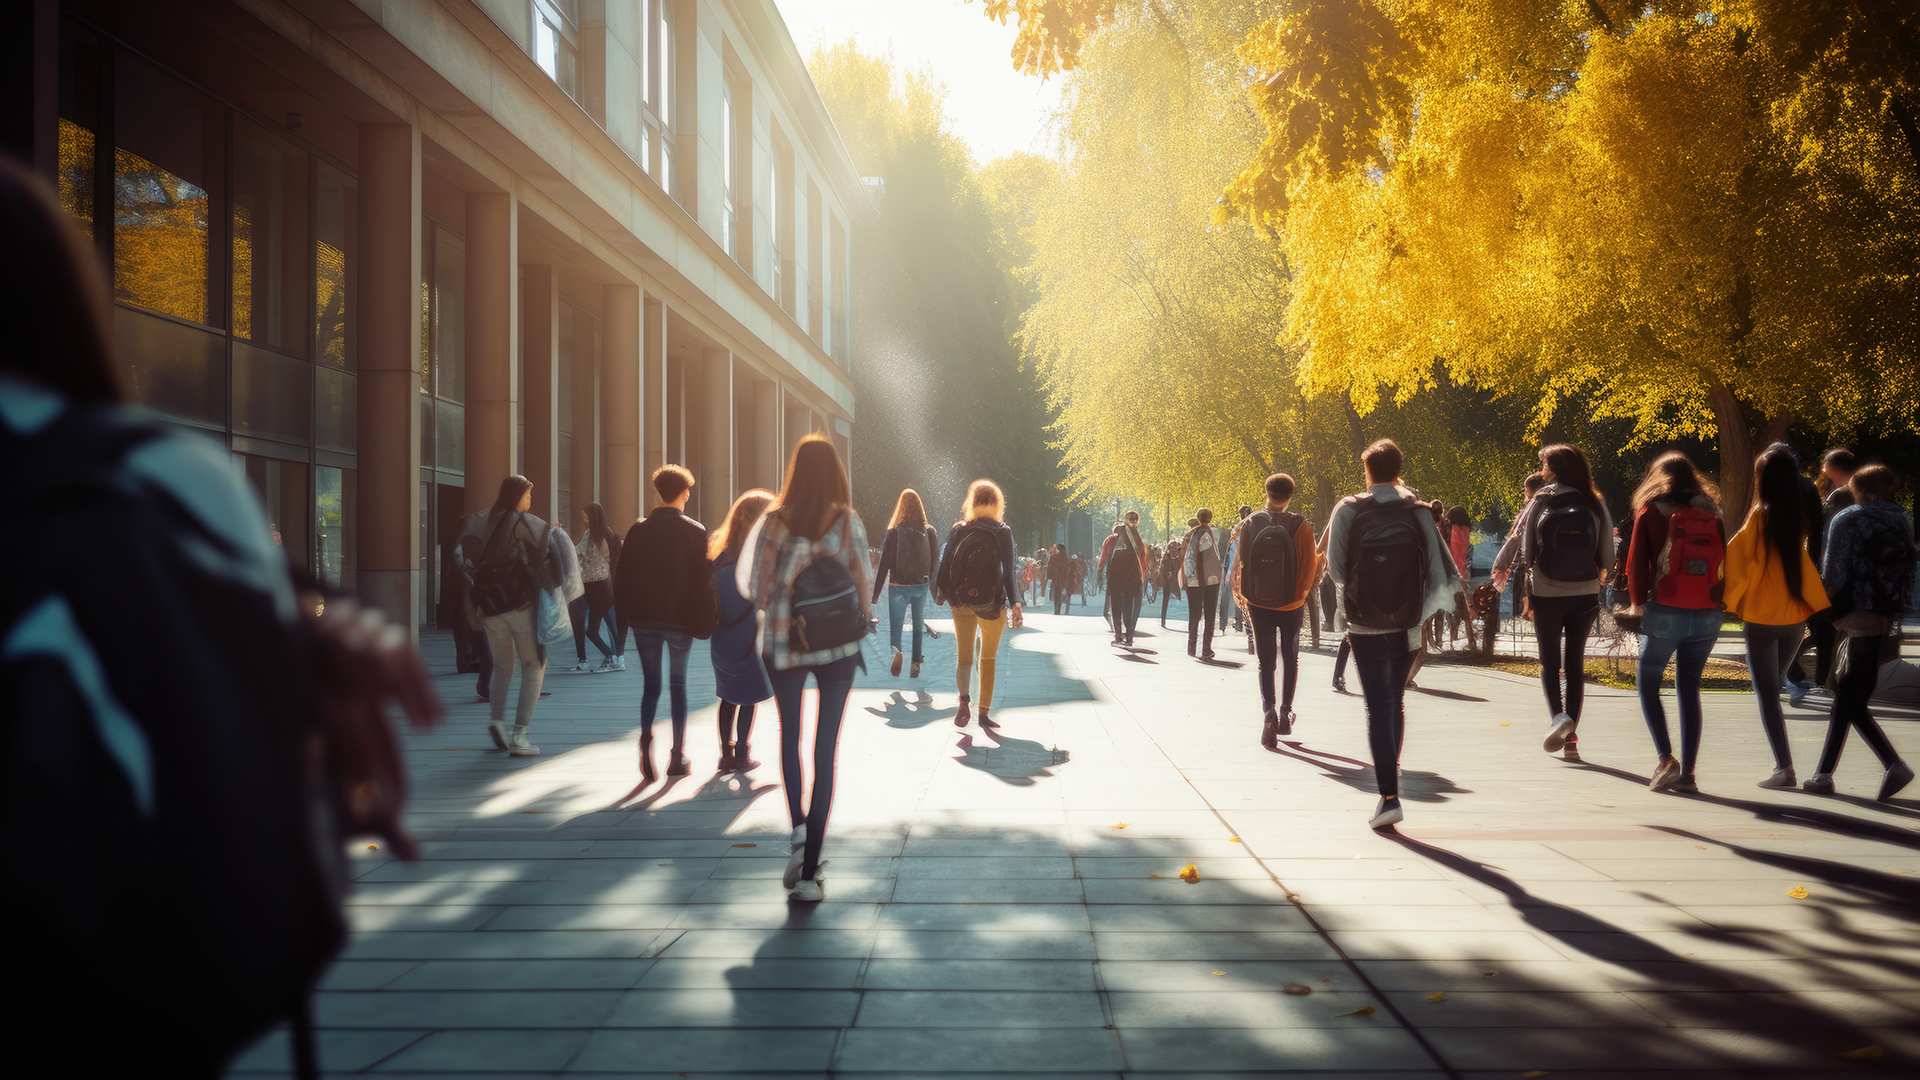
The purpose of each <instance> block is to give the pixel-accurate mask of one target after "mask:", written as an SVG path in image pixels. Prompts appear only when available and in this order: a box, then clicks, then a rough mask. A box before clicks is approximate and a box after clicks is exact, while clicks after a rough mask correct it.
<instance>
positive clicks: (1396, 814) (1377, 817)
mask: <svg viewBox="0 0 1920 1080" xmlns="http://www.w3.org/2000/svg"><path fill="white" fill-rule="evenodd" d="M1406 819H1407V815H1406V814H1405V813H1403V812H1401V810H1400V800H1399V799H1398V798H1393V799H1381V800H1380V807H1379V809H1377V810H1375V811H1374V812H1373V817H1371V818H1369V819H1368V820H1367V828H1369V829H1384V828H1386V827H1387V826H1389V825H1398V824H1399V823H1400V822H1402V821H1405V820H1406Z"/></svg>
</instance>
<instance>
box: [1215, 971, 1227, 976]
mask: <svg viewBox="0 0 1920 1080" xmlns="http://www.w3.org/2000/svg"><path fill="white" fill-rule="evenodd" d="M1214 974H1215V975H1225V974H1226V972H1224V971H1216V972H1214Z"/></svg>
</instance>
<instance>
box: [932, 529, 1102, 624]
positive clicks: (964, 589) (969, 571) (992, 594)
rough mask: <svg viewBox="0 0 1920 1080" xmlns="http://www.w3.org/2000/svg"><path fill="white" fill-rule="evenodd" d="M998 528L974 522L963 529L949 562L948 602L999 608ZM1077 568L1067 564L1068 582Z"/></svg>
mask: <svg viewBox="0 0 1920 1080" xmlns="http://www.w3.org/2000/svg"><path fill="white" fill-rule="evenodd" d="M998 531H999V530H997V529H996V530H988V529H982V528H975V527H974V526H972V525H968V526H966V527H965V528H962V529H961V530H960V539H958V540H956V541H954V544H953V554H952V556H951V557H950V558H949V559H948V561H947V585H946V593H947V602H948V603H950V604H952V605H954V606H955V607H969V608H972V609H974V610H975V611H998V610H999V608H1000V599H1001V597H1000V594H1001V592H1002V591H1003V590H1002V588H1001V584H1000V537H999V536H998V535H996V534H997V533H998ZM1074 569H1075V567H1073V566H1071V565H1069V566H1068V567H1067V577H1068V581H1069V583H1071V581H1072V577H1073V571H1074Z"/></svg>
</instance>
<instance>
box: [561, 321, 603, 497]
mask: <svg viewBox="0 0 1920 1080" xmlns="http://www.w3.org/2000/svg"><path fill="white" fill-rule="evenodd" d="M583 329H584V327H583V326H582V325H581V324H575V326H574V332H573V450H572V453H571V454H570V455H569V457H570V461H569V464H568V466H567V467H568V469H569V470H570V471H571V473H572V477H573V479H572V485H573V505H574V508H575V509H574V512H573V520H572V521H569V522H567V523H566V524H567V528H569V529H578V528H579V527H580V514H579V508H580V507H583V506H586V505H587V504H588V503H590V502H601V499H600V438H601V433H600V378H601V373H600V368H601V365H602V364H603V363H604V361H603V360H602V359H601V357H602V355H604V354H603V353H602V354H596V352H595V350H594V347H593V336H592V335H591V334H586V333H583V332H582V330H583ZM605 340H606V333H605V331H604V330H603V331H602V332H601V341H602V343H603V344H602V349H604V348H605V345H604V342H605ZM605 506H606V504H605V503H601V508H602V509H605ZM607 521H608V528H612V527H613V526H612V521H613V519H612V518H608V519H607Z"/></svg>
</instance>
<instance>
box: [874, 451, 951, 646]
mask: <svg viewBox="0 0 1920 1080" xmlns="http://www.w3.org/2000/svg"><path fill="white" fill-rule="evenodd" d="M938 543H939V538H938V537H937V536H935V535H934V531H933V527H932V526H930V525H928V524H927V510H926V507H925V506H923V505H922V504H921V502H920V493H919V492H917V491H915V490H913V489H912V488H907V489H906V490H904V491H902V492H901V493H900V499H899V501H898V502H896V503H894V505H893V520H892V521H889V522H888V523H887V538H886V539H885V540H883V541H881V545H880V566H879V569H878V570H876V571H875V572H874V575H873V602H874V603H876V604H877V603H879V602H880V589H881V587H882V586H886V585H889V584H891V588H890V589H889V590H888V592H887V614H888V616H889V618H888V627H889V629H890V631H891V632H892V634H893V668H892V674H894V675H898V674H900V662H901V660H902V656H901V653H900V632H901V630H902V626H901V622H902V621H903V620H904V619H905V618H906V615H907V611H908V609H912V611H913V673H912V677H913V678H916V679H917V678H919V677H920V664H921V661H922V660H923V659H924V657H923V656H922V654H921V652H920V638H921V635H923V634H925V633H926V630H927V588H928V583H929V582H931V581H932V580H933V561H934V557H935V554H936V552H937V551H938V548H937V547H936V545H937V544H938Z"/></svg>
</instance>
